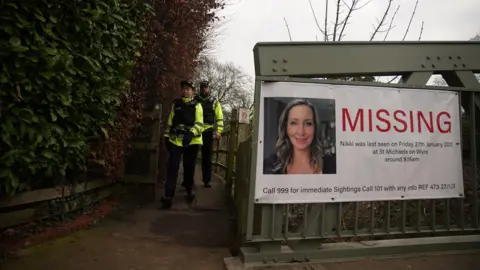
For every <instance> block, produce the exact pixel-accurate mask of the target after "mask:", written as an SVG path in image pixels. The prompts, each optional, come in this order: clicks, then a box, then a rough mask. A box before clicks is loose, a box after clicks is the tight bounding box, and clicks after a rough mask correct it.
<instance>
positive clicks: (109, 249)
mask: <svg viewBox="0 0 480 270" xmlns="http://www.w3.org/2000/svg"><path fill="white" fill-rule="evenodd" d="M197 172H198V173H197V175H199V174H200V171H197ZM196 181H197V185H198V186H200V180H199V179H197V180H196ZM222 188H223V187H221V183H220V180H219V179H216V180H215V181H214V187H213V188H212V189H205V188H203V187H199V188H198V192H197V197H198V200H197V201H196V202H195V203H194V204H195V205H193V207H194V208H195V209H192V207H190V206H188V205H187V204H186V203H185V200H184V192H182V191H181V189H179V192H178V193H177V196H176V198H175V201H174V206H173V208H172V209H171V210H168V211H165V210H159V209H158V205H157V204H151V205H148V206H146V207H142V208H139V209H136V210H135V211H133V209H130V210H123V211H119V212H117V213H114V214H112V216H110V217H108V218H107V219H105V220H103V221H102V222H101V224H100V225H98V226H96V227H94V228H91V229H89V230H85V231H80V232H77V233H74V234H72V235H70V236H68V237H64V238H60V239H57V240H54V241H52V242H49V243H46V244H43V245H41V246H37V247H32V248H29V249H26V250H23V251H21V252H20V253H19V254H18V256H17V257H16V258H13V259H10V260H8V261H7V262H5V263H4V264H3V265H0V269H2V270H23V269H32V270H33V269H35V270H51V269H59V270H64V269H65V270H86V269H90V270H97V269H98V270H109V269H112V270H123V269H125V270H155V269H195V270H216V269H222V266H223V258H224V257H228V256H230V253H229V246H228V245H229V243H230V241H229V235H230V229H229V228H230V224H229V219H228V213H227V212H226V210H225V209H224V203H223V196H221V194H222V192H221V190H222ZM215 206H216V207H215ZM201 209H209V210H201Z"/></svg>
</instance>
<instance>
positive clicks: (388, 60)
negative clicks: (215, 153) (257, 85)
mask: <svg viewBox="0 0 480 270" xmlns="http://www.w3.org/2000/svg"><path fill="white" fill-rule="evenodd" d="M479 48H480V42H478V41H477V42H475V41H469V42H275V43H263V42H261V43H257V44H256V45H255V47H254V50H253V52H254V59H255V75H256V76H300V77H316V76H358V75H372V74H373V75H376V76H380V75H399V74H402V73H410V72H429V71H430V72H435V73H438V72H441V71H449V70H459V71H469V70H473V71H474V72H479V71H480V61H479V59H480V49H479Z"/></svg>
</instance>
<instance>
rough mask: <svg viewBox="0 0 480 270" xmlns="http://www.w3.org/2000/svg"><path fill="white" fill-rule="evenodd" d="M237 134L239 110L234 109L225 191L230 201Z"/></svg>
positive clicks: (231, 121)
mask: <svg viewBox="0 0 480 270" xmlns="http://www.w3.org/2000/svg"><path fill="white" fill-rule="evenodd" d="M237 134H238V110H237V109H233V110H232V118H231V120H230V134H229V137H228V153H227V164H226V165H227V172H226V174H225V181H226V183H225V191H226V195H227V200H228V202H229V203H230V201H231V198H232V184H233V169H234V167H235V152H236V150H237Z"/></svg>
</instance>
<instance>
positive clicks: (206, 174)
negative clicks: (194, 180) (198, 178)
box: [202, 128, 213, 184]
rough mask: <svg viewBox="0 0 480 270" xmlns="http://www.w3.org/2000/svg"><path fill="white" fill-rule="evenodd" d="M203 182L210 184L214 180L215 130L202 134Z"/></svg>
mask: <svg viewBox="0 0 480 270" xmlns="http://www.w3.org/2000/svg"><path fill="white" fill-rule="evenodd" d="M202 140H203V144H202V180H203V183H204V184H209V183H210V181H211V180H212V151H213V128H209V129H208V130H205V131H204V132H203V133H202Z"/></svg>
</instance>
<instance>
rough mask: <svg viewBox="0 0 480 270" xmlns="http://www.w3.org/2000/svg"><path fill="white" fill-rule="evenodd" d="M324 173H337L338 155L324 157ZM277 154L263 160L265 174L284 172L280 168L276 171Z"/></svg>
mask: <svg viewBox="0 0 480 270" xmlns="http://www.w3.org/2000/svg"><path fill="white" fill-rule="evenodd" d="M322 159H323V170H322V174H336V173H337V157H336V156H335V155H333V156H324V157H323V158H322ZM277 161H278V159H277V155H276V154H274V155H271V156H269V157H267V158H266V159H264V160H263V174H283V172H281V171H280V170H277V171H275V170H274V168H275V164H277Z"/></svg>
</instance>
